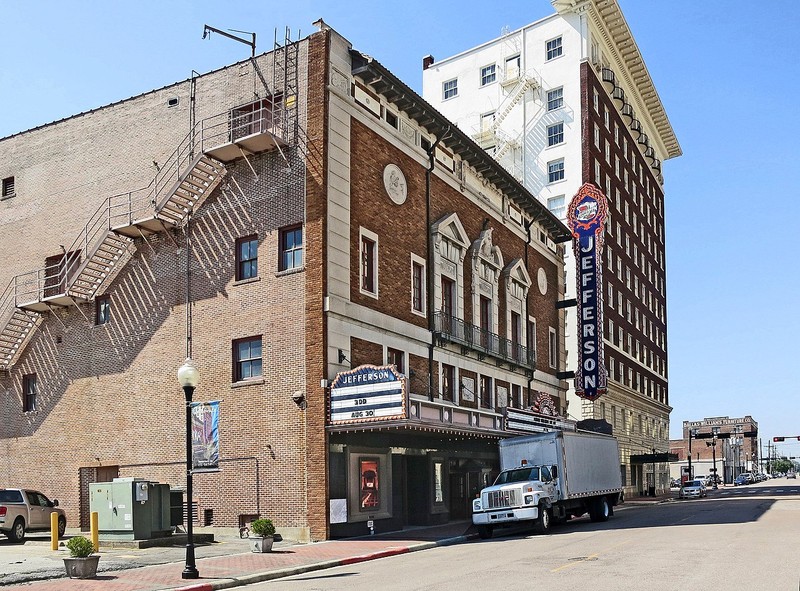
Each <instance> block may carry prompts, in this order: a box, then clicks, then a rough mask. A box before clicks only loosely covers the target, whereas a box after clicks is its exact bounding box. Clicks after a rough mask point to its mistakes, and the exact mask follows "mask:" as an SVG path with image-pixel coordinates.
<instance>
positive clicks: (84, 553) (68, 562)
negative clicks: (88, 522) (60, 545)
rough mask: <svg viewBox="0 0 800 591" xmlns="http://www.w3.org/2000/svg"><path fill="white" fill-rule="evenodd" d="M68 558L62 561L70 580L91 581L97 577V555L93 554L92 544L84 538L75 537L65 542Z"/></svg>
mask: <svg viewBox="0 0 800 591" xmlns="http://www.w3.org/2000/svg"><path fill="white" fill-rule="evenodd" d="M67 549H68V550H69V555H70V558H65V559H64V566H65V567H66V569H67V575H68V576H69V578H70V579H93V578H94V577H96V576H97V563H98V562H99V560H100V555H99V554H94V555H93V554H92V553H93V552H94V544H92V542H91V541H90V540H89V539H88V538H86V537H84V536H76V537H74V538H70V539H69V541H68V542H67Z"/></svg>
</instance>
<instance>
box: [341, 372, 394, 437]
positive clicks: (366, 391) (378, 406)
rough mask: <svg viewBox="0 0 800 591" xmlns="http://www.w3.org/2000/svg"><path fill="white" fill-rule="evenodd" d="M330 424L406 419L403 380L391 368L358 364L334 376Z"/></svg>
mask: <svg viewBox="0 0 800 591" xmlns="http://www.w3.org/2000/svg"><path fill="white" fill-rule="evenodd" d="M330 408H331V411H330V417H331V419H330V422H331V424H338V423H362V422H368V421H386V420H391V419H404V418H406V378H405V376H403V375H402V374H399V373H398V372H397V370H396V369H395V368H394V366H391V365H385V366H376V365H362V366H359V367H357V368H355V369H352V370H350V371H345V372H342V373H340V374H338V375H337V376H336V379H335V380H334V381H333V385H332V386H331V407H330Z"/></svg>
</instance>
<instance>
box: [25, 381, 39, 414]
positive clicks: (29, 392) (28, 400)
mask: <svg viewBox="0 0 800 591" xmlns="http://www.w3.org/2000/svg"><path fill="white" fill-rule="evenodd" d="M22 410H23V412H30V411H32V410H36V374H35V373H31V374H27V375H24V376H22Z"/></svg>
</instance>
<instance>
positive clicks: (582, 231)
mask: <svg viewBox="0 0 800 591" xmlns="http://www.w3.org/2000/svg"><path fill="white" fill-rule="evenodd" d="M607 215H608V203H607V201H606V197H605V195H603V193H602V192H601V191H600V190H599V189H598V188H597V187H595V186H594V185H593V184H591V183H585V184H584V185H583V186H582V187H581V189H580V191H578V193H577V194H576V195H575V197H573V198H572V202H571V203H570V205H569V212H568V214H567V218H568V222H569V227H570V229H571V230H572V237H573V248H574V251H575V263H576V265H577V269H576V274H575V276H576V280H577V300H578V368H577V370H576V371H575V393H576V394H577V395H578V396H580V397H581V398H587V399H589V400H595V399H597V398H599V397H600V396H602V395H603V394H605V393H606V391H607V390H608V375H607V374H606V368H605V355H604V351H603V269H602V266H601V264H600V262H601V261H602V260H603V229H604V224H605V221H606V216H607Z"/></svg>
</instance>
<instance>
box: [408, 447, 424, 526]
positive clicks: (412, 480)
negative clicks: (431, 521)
mask: <svg viewBox="0 0 800 591" xmlns="http://www.w3.org/2000/svg"><path fill="white" fill-rule="evenodd" d="M428 472H429V467H428V457H427V456H406V478H405V481H406V499H407V505H406V507H407V511H408V524H409V525H427V524H428V518H429V513H430V509H429V499H428V496H429V495H428V490H429V489H430V484H429V482H428Z"/></svg>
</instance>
